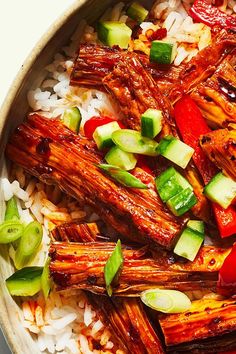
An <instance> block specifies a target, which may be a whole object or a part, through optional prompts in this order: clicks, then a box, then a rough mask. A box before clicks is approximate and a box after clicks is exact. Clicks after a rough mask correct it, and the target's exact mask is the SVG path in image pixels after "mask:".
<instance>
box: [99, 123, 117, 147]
mask: <svg viewBox="0 0 236 354" xmlns="http://www.w3.org/2000/svg"><path fill="white" fill-rule="evenodd" d="M116 130H120V126H119V124H118V123H117V122H116V121H114V122H110V123H107V124H105V125H101V126H100V127H97V128H96V129H95V131H94V133H93V139H94V140H95V143H96V144H97V147H98V149H99V150H102V149H105V148H109V147H111V146H112V145H113V141H112V133H114V132H115V131H116Z"/></svg>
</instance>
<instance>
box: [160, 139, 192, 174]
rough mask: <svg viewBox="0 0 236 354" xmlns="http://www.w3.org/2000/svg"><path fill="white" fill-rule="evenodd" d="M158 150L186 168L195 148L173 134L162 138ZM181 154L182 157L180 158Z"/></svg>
mask: <svg viewBox="0 0 236 354" xmlns="http://www.w3.org/2000/svg"><path fill="white" fill-rule="evenodd" d="M157 151H158V152H159V153H160V154H161V155H162V156H164V157H165V158H166V159H168V160H170V161H172V162H173V163H175V164H176V165H178V166H180V167H181V168H186V166H187V164H188V163H189V161H190V159H191V157H192V155H193V153H194V149H192V148H191V147H190V146H188V145H187V144H185V143H183V142H182V141H181V140H179V139H176V138H175V137H173V136H171V135H167V136H165V137H164V138H162V140H161V141H160V143H159V146H158V148H157ZM176 152H178V154H176ZM180 156H181V159H180V158H179V157H180Z"/></svg>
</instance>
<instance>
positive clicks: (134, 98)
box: [103, 53, 175, 135]
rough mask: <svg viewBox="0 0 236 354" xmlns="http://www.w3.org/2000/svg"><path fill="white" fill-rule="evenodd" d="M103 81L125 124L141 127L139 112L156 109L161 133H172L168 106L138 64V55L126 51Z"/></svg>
mask: <svg viewBox="0 0 236 354" xmlns="http://www.w3.org/2000/svg"><path fill="white" fill-rule="evenodd" d="M103 84H104V85H105V87H106V88H107V90H108V91H109V92H110V93H111V94H112V96H113V97H114V98H115V99H116V100H117V101H118V103H119V105H120V109H121V111H122V113H123V115H124V124H125V125H126V126H128V127H129V128H131V129H134V130H140V128H141V119H140V117H141V115H142V114H143V113H144V112H145V111H146V110H147V109H148V108H153V109H159V110H161V111H162V114H163V120H162V126H163V128H162V133H163V134H164V135H169V134H171V135H175V126H174V121H173V118H172V114H171V111H172V108H171V105H170V103H169V101H168V100H167V99H166V97H164V96H163V95H162V93H161V92H160V90H159V88H158V86H157V85H156V83H155V81H154V80H153V78H152V76H151V75H150V74H149V73H148V72H147V71H146V70H145V68H144V67H143V65H142V64H141V62H140V60H139V58H138V55H136V54H134V53H131V54H127V55H126V56H125V57H124V58H123V59H122V60H121V61H119V62H118V64H117V65H116V66H115V67H114V69H113V70H112V72H111V73H110V74H108V75H107V76H105V78H104V79H103ZM172 126H173V127H174V130H172Z"/></svg>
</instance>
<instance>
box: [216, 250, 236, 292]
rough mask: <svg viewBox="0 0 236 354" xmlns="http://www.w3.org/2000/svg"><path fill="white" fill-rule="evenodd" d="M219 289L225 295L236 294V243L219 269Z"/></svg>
mask: <svg viewBox="0 0 236 354" xmlns="http://www.w3.org/2000/svg"><path fill="white" fill-rule="evenodd" d="M217 287H218V291H219V293H220V294H221V295H223V296H231V295H235V292H236V244H234V245H233V248H232V250H231V252H230V254H229V255H228V256H227V257H226V258H225V260H224V263H223V265H222V267H221V269H220V270H219V279H218V284H217Z"/></svg>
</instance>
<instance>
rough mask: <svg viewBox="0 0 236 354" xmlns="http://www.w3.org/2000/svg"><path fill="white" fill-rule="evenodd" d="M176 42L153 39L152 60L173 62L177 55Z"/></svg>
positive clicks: (165, 62) (155, 61)
mask: <svg viewBox="0 0 236 354" xmlns="http://www.w3.org/2000/svg"><path fill="white" fill-rule="evenodd" d="M176 52H177V46H176V44H175V43H170V42H164V41H158V40H157V41H153V42H152V44H151V50H150V61H151V62H154V63H158V64H171V63H172V62H173V61H174V59H175V56H176Z"/></svg>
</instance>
